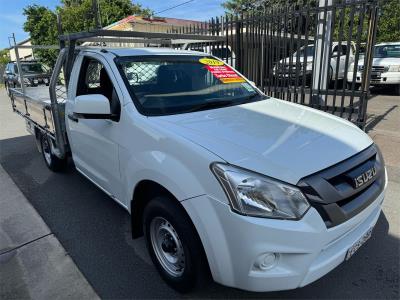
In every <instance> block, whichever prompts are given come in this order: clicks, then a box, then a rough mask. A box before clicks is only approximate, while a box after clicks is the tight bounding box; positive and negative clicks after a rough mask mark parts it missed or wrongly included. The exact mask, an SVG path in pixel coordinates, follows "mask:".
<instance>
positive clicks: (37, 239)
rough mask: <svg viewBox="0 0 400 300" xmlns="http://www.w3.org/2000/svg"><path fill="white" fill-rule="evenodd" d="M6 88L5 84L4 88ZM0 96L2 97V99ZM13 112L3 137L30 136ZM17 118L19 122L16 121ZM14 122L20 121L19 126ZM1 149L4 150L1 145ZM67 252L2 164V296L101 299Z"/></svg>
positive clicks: (0, 127)
mask: <svg viewBox="0 0 400 300" xmlns="http://www.w3.org/2000/svg"><path fill="white" fill-rule="evenodd" d="M0 93H1V94H3V93H4V89H0ZM4 99H5V97H2V99H1V100H4ZM0 110H1V111H5V110H7V111H9V113H7V114H2V116H6V117H5V118H2V119H1V120H0V139H4V138H10V137H15V136H21V135H26V134H27V133H26V131H25V130H24V128H23V122H21V120H20V117H19V116H17V115H16V114H13V113H11V109H10V104H9V103H5V102H4V101H1V102H0ZM17 118H18V122H13V121H14V120H16V119H17ZM10 124H18V125H17V126H16V127H13V126H9V125H10ZM0 152H1V149H0ZM98 298H99V297H98V296H97V294H96V293H95V291H94V290H93V288H92V287H91V286H90V284H89V283H88V282H87V280H86V279H85V278H84V276H83V275H82V273H81V272H80V271H79V269H78V268H77V266H76V265H75V263H74V262H73V261H72V259H71V258H70V256H69V255H68V253H67V252H66V251H65V250H64V248H63V247H62V246H61V244H60V243H59V241H58V240H57V238H56V237H55V236H54V234H53V233H52V232H51V231H50V229H49V228H48V227H47V225H46V224H45V223H44V221H43V220H42V218H41V217H40V216H39V214H38V213H37V212H36V210H35V209H34V208H33V207H32V205H31V204H30V203H29V202H28V200H27V199H26V198H25V196H24V195H23V194H22V193H21V191H20V190H19V188H18V187H17V186H16V185H15V183H14V182H13V181H12V179H11V178H10V177H9V175H8V174H7V173H6V172H5V171H4V169H3V167H2V166H1V165H0V299H41V300H42V299H98Z"/></svg>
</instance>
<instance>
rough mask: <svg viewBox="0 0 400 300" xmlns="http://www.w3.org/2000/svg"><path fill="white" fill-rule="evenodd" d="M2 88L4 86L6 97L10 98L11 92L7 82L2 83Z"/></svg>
mask: <svg viewBox="0 0 400 300" xmlns="http://www.w3.org/2000/svg"><path fill="white" fill-rule="evenodd" d="M4 86H5V88H6V91H7V95H8V97H10V96H11V92H10V87H9V85H8V82H7V81H6V82H5V83H4Z"/></svg>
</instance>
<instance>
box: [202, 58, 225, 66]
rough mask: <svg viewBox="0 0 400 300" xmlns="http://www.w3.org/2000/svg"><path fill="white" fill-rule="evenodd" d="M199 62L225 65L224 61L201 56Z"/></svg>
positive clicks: (208, 64)
mask: <svg viewBox="0 0 400 300" xmlns="http://www.w3.org/2000/svg"><path fill="white" fill-rule="evenodd" d="M199 62H201V63H202V64H204V65H207V66H223V65H224V63H223V62H222V61H219V60H216V59H213V58H200V59H199Z"/></svg>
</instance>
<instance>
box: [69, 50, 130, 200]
mask: <svg viewBox="0 0 400 300" xmlns="http://www.w3.org/2000/svg"><path fill="white" fill-rule="evenodd" d="M114 82H115V77H114V74H113V73H112V71H111V69H110V68H109V66H108V64H107V62H106V61H102V57H100V56H97V55H93V56H84V57H83V59H82V63H81V68H80V71H79V77H78V82H77V83H76V95H75V97H77V96H81V95H87V94H102V95H104V96H105V97H106V98H107V99H108V100H109V101H110V108H111V113H115V114H118V116H120V114H121V104H120V100H119V96H118V95H121V92H120V91H118V86H117V85H116V84H114ZM74 103H75V100H74V99H73V101H68V104H67V108H66V113H67V114H68V126H67V127H68V138H69V141H70V145H71V150H72V157H73V160H74V163H75V166H76V168H77V169H78V170H79V171H80V172H81V173H83V174H84V175H86V176H87V177H88V178H89V179H90V180H92V181H93V182H95V183H96V184H97V185H98V186H99V187H100V188H102V189H103V190H105V191H106V192H107V193H108V194H109V195H110V196H111V197H113V198H114V199H116V200H118V201H121V200H122V198H121V195H122V193H121V192H122V188H121V180H120V179H121V178H120V171H119V151H118V147H119V144H118V140H117V139H116V138H117V137H118V134H117V132H118V130H119V129H120V121H119V118H118V120H107V119H84V118H79V119H76V118H73V117H72V116H73V112H74Z"/></svg>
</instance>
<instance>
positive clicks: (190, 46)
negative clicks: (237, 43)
mask: <svg viewBox="0 0 400 300" xmlns="http://www.w3.org/2000/svg"><path fill="white" fill-rule="evenodd" d="M173 44H174V45H175V49H181V50H190V51H199V52H204V53H208V54H211V55H213V56H215V57H218V58H219V59H221V60H223V61H224V62H226V63H227V64H229V65H230V66H232V67H236V54H235V52H234V51H233V50H232V47H231V46H229V45H228V46H227V45H222V44H221V43H219V42H213V41H201V40H200V41H199V40H193V41H187V40H185V41H184V42H180V41H179V40H175V41H174V42H173Z"/></svg>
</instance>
